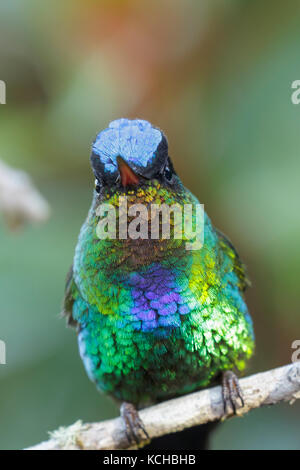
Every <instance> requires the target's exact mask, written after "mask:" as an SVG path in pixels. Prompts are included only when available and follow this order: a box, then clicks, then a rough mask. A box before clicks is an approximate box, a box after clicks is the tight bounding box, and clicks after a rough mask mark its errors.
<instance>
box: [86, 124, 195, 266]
mask: <svg viewBox="0 0 300 470" xmlns="http://www.w3.org/2000/svg"><path fill="white" fill-rule="evenodd" d="M91 163H92V169H93V172H94V175H95V177H96V182H95V190H94V199H93V204H92V207H91V218H90V222H91V224H94V223H95V219H97V217H95V216H97V215H99V209H100V212H101V209H103V208H104V209H105V211H106V210H107V206H109V207H110V208H111V207H112V208H113V213H114V214H115V213H116V214H117V216H116V217H117V222H118V223H117V224H115V223H112V233H113V236H111V237H109V240H108V241H107V242H106V244H105V246H107V250H108V251H107V252H105V253H108V254H106V255H105V256H106V257H107V259H108V260H109V266H110V267H111V266H112V264H113V263H112V255H111V251H109V250H110V248H111V247H113V248H114V249H115V248H116V247H117V248H118V250H115V253H116V262H119V259H117V258H118V256H119V253H120V252H122V250H123V249H124V250H125V251H123V252H126V250H128V252H129V251H130V253H131V257H130V263H132V264H133V267H135V266H137V265H140V264H141V265H146V264H147V263H150V262H152V261H155V260H157V259H161V257H162V256H165V257H167V256H168V251H167V250H174V249H176V250H178V249H179V250H183V249H184V242H183V238H182V239H178V237H177V238H176V237H174V236H173V235H171V238H170V240H168V236H162V235H161V233H162V232H161V229H162V226H163V218H162V217H160V215H159V214H160V211H162V210H165V209H166V206H168V207H169V208H170V209H171V210H172V207H174V205H177V206H180V207H182V206H183V205H184V204H185V203H190V202H192V201H191V197H192V196H191V194H190V193H189V191H187V190H186V189H185V188H184V186H183V185H182V183H181V181H180V178H179V177H178V176H177V175H176V173H175V170H174V168H173V165H172V162H171V159H170V157H169V154H168V143H167V139H166V137H165V135H164V134H163V132H162V131H161V130H160V129H158V128H156V127H153V126H152V125H151V124H150V123H149V122H147V121H143V120H140V119H135V120H129V119H118V120H116V121H113V122H111V123H110V125H109V126H108V128H107V129H105V130H103V131H101V132H100V133H99V134H98V135H97V137H96V139H95V141H94V143H93V146H92V155H91ZM123 196H126V197H125V199H126V212H125V214H126V224H127V228H128V234H129V236H128V238H127V236H125V239H124V237H123V236H122V235H121V233H122V229H121V228H120V227H121V219H122V220H124V219H123V214H124V212H123V211H125V209H124V208H122V207H123V206H122V203H121V202H120V201H121V199H123ZM115 209H117V210H115ZM127 209H128V212H127ZM142 209H143V210H142ZM145 209H146V210H145ZM170 212H171V211H170ZM105 214H106V212H105ZM133 214H134V215H133ZM136 214H139V217H140V219H139V224H138V227H139V228H140V231H139V233H138V234H137V235H136V232H135V235H132V234H131V228H132V227H136V225H135V224H136V223H137V219H135V215H136ZM121 215H122V217H121ZM113 217H114V216H113ZM155 217H156V221H159V226H160V232H159V233H160V235H159V236H154V235H153V231H152V230H153V225H154V224H153V218H155ZM170 217H171V216H170ZM134 219H135V220H134ZM171 219H172V220H171ZM167 220H171V222H168V225H169V226H170V230H171V232H172V234H173V233H175V232H174V231H175V229H174V223H173V218H172V217H171V218H170V219H167ZM174 220H175V219H174ZM177 220H178V219H177ZM179 220H180V222H181V216H180V219H179ZM132 224H133V225H132ZM115 226H117V232H114V227H115ZM171 226H172V227H171ZM141 227H143V229H142V228H141ZM144 229H145V232H143V230H144ZM141 232H143V236H142V235H141ZM126 233H127V232H126ZM98 236H99V232H98ZM105 237H106V235H105ZM99 238H102V236H101V237H99ZM102 245H103V244H102ZM124 247H125V248H124ZM101 253H102V255H103V256H104V245H103V246H101ZM122 269H123V268H122Z"/></svg>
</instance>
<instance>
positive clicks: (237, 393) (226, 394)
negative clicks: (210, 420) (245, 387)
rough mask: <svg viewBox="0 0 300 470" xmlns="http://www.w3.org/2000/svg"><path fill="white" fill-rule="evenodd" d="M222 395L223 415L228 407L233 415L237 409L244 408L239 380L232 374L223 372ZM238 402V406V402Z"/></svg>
mask: <svg viewBox="0 0 300 470" xmlns="http://www.w3.org/2000/svg"><path fill="white" fill-rule="evenodd" d="M222 395H223V404H224V414H226V413H227V409H228V406H229V405H230V406H231V407H232V410H233V412H234V414H236V410H237V408H242V407H243V406H244V404H245V403H244V398H243V394H242V390H241V387H240V384H239V380H238V378H237V376H236V375H235V373H234V372H232V371H229V370H227V371H225V372H223V375H222ZM238 399H239V400H240V404H239V402H238Z"/></svg>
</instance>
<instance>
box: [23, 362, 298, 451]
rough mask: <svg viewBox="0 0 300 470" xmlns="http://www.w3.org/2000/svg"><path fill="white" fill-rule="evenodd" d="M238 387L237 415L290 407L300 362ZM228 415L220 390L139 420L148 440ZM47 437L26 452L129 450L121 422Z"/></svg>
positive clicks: (79, 426) (158, 408)
mask: <svg viewBox="0 0 300 470" xmlns="http://www.w3.org/2000/svg"><path fill="white" fill-rule="evenodd" d="M240 386H241V389H242V392H243V396H244V400H245V406H244V407H243V408H242V409H240V410H238V412H237V413H238V415H243V414H245V413H247V412H248V411H250V410H252V409H254V408H260V407H261V406H264V405H273V404H276V403H280V402H283V401H284V402H289V403H291V404H292V403H293V402H294V401H295V400H296V399H299V398H300V362H296V363H293V364H289V365H287V366H284V367H279V368H278V369H273V370H269V371H267V372H262V373H259V374H255V375H252V376H250V377H246V378H243V379H241V380H240ZM230 415H232V413H231V412H228V413H227V414H226V415H225V416H224V411H223V401H222V393H221V387H214V388H210V389H205V390H202V391H199V392H195V393H191V394H190V395H185V396H183V397H180V398H176V399H173V400H169V401H165V402H163V403H160V404H159V405H155V406H151V407H149V408H145V409H144V410H141V411H140V417H141V419H142V420H143V423H144V425H145V428H146V429H147V432H148V434H149V436H150V438H151V439H153V438H155V437H159V436H163V435H164V434H169V433H173V432H177V431H181V430H183V429H186V428H190V427H192V426H196V425H198V424H204V423H208V422H209V421H216V420H220V419H222V418H225V417H228V416H230ZM50 436H51V437H50V440H48V441H45V442H42V443H40V444H37V445H35V446H33V447H30V448H28V449H27V450H71V449H78V450H104V449H109V450H114V449H126V448H129V444H128V442H127V439H126V435H125V432H124V426H123V423H122V421H121V419H120V418H115V419H111V420H108V421H102V422H100V423H88V424H83V423H82V422H81V421H77V422H76V423H75V424H73V425H72V426H69V427H66V428H59V429H58V430H57V431H54V432H52V433H51V435H50ZM145 443H146V442H144V444H145Z"/></svg>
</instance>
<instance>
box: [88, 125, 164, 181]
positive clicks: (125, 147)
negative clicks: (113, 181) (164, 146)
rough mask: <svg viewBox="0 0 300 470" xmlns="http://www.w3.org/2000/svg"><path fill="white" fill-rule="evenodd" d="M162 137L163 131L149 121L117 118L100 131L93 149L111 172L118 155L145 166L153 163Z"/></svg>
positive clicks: (129, 161)
mask: <svg viewBox="0 0 300 470" xmlns="http://www.w3.org/2000/svg"><path fill="white" fill-rule="evenodd" d="M162 138H163V135H162V133H161V131H160V130H159V129H156V128H154V127H152V125H151V124H150V123H149V122H148V121H143V120H141V119H134V120H130V119H117V120H116V121H112V122H111V123H110V124H109V126H108V128H107V129H104V130H103V131H101V132H99V134H98V135H97V137H96V139H95V141H94V143H93V146H92V150H93V153H95V154H96V155H99V157H100V160H101V162H102V163H103V165H104V169H105V171H108V172H110V173H113V172H115V171H116V168H117V161H116V158H117V157H118V156H120V157H122V158H124V160H125V161H126V162H128V163H129V164H130V163H132V164H134V165H136V166H138V167H144V168H146V167H147V166H148V165H149V164H151V163H152V161H153V158H154V157H155V152H156V150H157V147H158V145H159V144H160V142H161V140H162Z"/></svg>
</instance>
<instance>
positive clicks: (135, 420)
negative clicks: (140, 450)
mask: <svg viewBox="0 0 300 470" xmlns="http://www.w3.org/2000/svg"><path fill="white" fill-rule="evenodd" d="M120 414H121V418H122V419H123V423H124V425H125V434H126V437H127V439H128V442H129V444H130V445H134V444H136V445H139V444H140V443H141V442H142V441H145V439H146V440H147V441H148V440H150V438H149V435H148V433H147V431H146V429H145V426H144V424H143V421H142V420H141V418H140V416H139V413H138V411H137V410H136V408H135V407H134V405H133V404H132V403H128V402H123V403H122V405H121V408H120Z"/></svg>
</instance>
